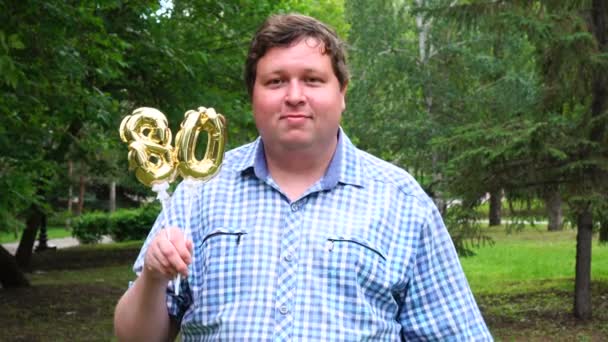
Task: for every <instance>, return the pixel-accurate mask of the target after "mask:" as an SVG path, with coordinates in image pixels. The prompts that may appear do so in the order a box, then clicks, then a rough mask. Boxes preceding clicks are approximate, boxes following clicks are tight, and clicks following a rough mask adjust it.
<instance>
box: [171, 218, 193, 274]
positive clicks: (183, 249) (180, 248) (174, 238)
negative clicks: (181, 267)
mask: <svg viewBox="0 0 608 342" xmlns="http://www.w3.org/2000/svg"><path fill="white" fill-rule="evenodd" d="M170 229H171V243H172V244H173V246H174V247H175V250H176V251H177V253H178V254H179V257H180V258H181V259H182V261H183V262H184V263H185V264H186V265H189V264H190V263H191V262H192V241H190V240H186V237H185V235H184V233H183V232H182V231H181V230H180V229H179V228H176V227H172V228H170Z"/></svg>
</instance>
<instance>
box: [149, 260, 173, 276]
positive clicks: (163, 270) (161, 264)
mask: <svg viewBox="0 0 608 342" xmlns="http://www.w3.org/2000/svg"><path fill="white" fill-rule="evenodd" d="M152 258H153V259H154V261H155V264H156V265H158V267H157V271H158V273H160V274H162V275H163V277H164V278H166V279H167V280H171V279H173V278H174V277H175V274H176V272H175V270H173V269H172V267H171V265H170V264H169V262H168V261H167V260H166V259H165V258H164V256H163V255H162V254H159V255H152Z"/></svg>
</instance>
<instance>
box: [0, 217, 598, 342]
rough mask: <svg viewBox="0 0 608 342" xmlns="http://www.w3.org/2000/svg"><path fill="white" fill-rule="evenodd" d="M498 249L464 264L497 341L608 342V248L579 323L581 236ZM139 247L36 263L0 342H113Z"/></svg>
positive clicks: (509, 238)
mask: <svg viewBox="0 0 608 342" xmlns="http://www.w3.org/2000/svg"><path fill="white" fill-rule="evenodd" d="M486 233H487V234H488V235H489V236H491V237H492V238H493V239H494V241H495V244H494V245H493V246H482V247H480V248H476V252H477V255H476V256H474V257H469V258H463V259H462V264H463V267H464V269H465V272H466V274H467V277H468V279H469V282H470V284H471V288H472V290H473V292H474V294H475V297H476V298H477V301H478V303H479V306H480V308H481V310H482V312H483V314H484V317H485V319H486V322H487V323H488V326H489V328H490V330H491V331H492V334H493V335H494V336H495V338H496V340H498V341H530V340H532V341H547V340H550V341H606V340H608V262H607V260H608V246H605V247H600V246H599V245H597V243H594V246H593V247H594V249H593V267H592V268H593V271H592V272H593V308H594V318H593V320H592V321H591V322H588V323H586V324H580V323H577V322H576V320H574V319H573V318H572V315H571V314H570V312H571V311H572V301H573V299H572V298H573V288H574V273H573V270H574V253H575V245H574V243H575V233H574V232H573V231H571V230H566V231H563V232H558V233H549V232H545V231H544V229H541V228H538V229H535V228H527V229H526V230H524V231H523V232H520V233H514V234H506V233H505V231H504V229H503V228H498V229H497V228H493V229H489V230H487V231H486ZM139 245H140V243H139V242H131V243H121V244H110V245H99V246H83V247H77V248H67V249H62V250H59V251H56V252H44V253H39V254H35V255H34V258H35V259H34V261H33V264H32V265H33V267H34V269H36V271H34V272H33V273H32V274H30V275H29V279H30V280H31V282H32V285H33V286H32V287H30V288H26V289H19V290H0V307H2V308H3V309H2V310H0V322H2V329H0V341H74V340H90V341H109V340H112V339H113V337H112V313H113V309H114V305H115V303H116V301H117V300H118V298H119V297H120V295H121V294H122V293H123V291H124V290H125V287H126V286H127V283H128V281H129V280H131V279H132V274H131V271H130V265H131V263H132V262H133V260H134V258H135V256H136V254H137V251H138V248H139Z"/></svg>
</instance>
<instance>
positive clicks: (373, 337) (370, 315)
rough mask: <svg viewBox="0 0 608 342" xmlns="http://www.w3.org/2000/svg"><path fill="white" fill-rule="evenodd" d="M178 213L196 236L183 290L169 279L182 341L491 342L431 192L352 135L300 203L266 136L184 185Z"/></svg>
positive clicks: (342, 138)
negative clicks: (275, 167) (276, 176)
mask: <svg viewBox="0 0 608 342" xmlns="http://www.w3.org/2000/svg"><path fill="white" fill-rule="evenodd" d="M168 211H169V214H168V216H169V222H170V224H171V225H177V226H179V227H182V228H183V227H185V226H186V225H187V226H188V227H191V231H192V239H193V241H194V246H195V247H194V255H193V257H194V261H193V263H192V265H191V266H190V272H189V276H188V278H187V280H184V281H182V283H181V293H180V295H179V296H175V295H174V294H173V289H172V287H171V286H172V285H169V288H168V289H167V306H168V309H169V313H170V315H171V316H173V317H174V318H175V319H177V320H179V321H181V329H182V330H181V331H182V337H183V338H184V340H186V341H209V340H226V341H257V340H265V341H270V340H276V341H291V340H293V341H363V340H365V341H398V340H400V339H405V340H442V341H448V340H458V341H465V340H466V341H473V340H492V337H491V335H490V333H489V332H488V330H487V327H486V325H485V323H484V321H483V318H482V316H481V315H480V312H479V309H478V308H477V304H476V303H475V299H474V298H473V295H472V294H471V291H470V289H469V286H468V283H467V281H466V278H465V276H464V274H463V271H462V268H461V266H460V263H459V261H458V257H457V255H456V252H455V249H454V246H453V244H452V241H451V239H450V236H449V235H448V232H447V230H446V229H445V226H444V224H443V222H442V219H441V216H440V214H439V213H438V211H437V209H436V207H435V205H434V204H433V202H432V201H431V199H430V198H429V197H428V196H427V195H426V194H425V193H424V191H423V190H422V189H421V188H420V186H419V185H418V184H417V183H416V181H415V180H414V179H413V178H412V177H411V176H410V175H409V174H408V173H406V172H405V171H403V170H402V169H399V168H397V167H395V166H393V165H392V164H389V163H387V162H384V161H382V160H380V159H378V158H376V157H374V156H372V155H370V154H367V153H365V152H363V151H361V150H358V149H357V148H356V147H355V146H353V145H352V143H351V142H350V141H349V139H348V138H347V137H346V135H345V134H344V133H343V132H342V131H340V133H339V142H338V147H337V149H336V152H335V154H334V156H333V159H332V161H331V163H330V165H329V167H328V169H327V171H326V173H325V176H324V177H323V178H322V179H321V180H319V181H318V182H317V183H316V184H314V185H313V186H312V187H310V189H308V190H307V191H306V192H305V193H304V194H303V195H302V196H301V197H300V198H299V199H297V200H295V201H289V200H288V198H287V197H286V196H285V194H284V193H283V192H282V191H281V189H280V188H279V186H278V185H277V184H276V183H275V182H274V180H273V179H272V177H271V175H270V174H269V172H268V169H267V167H266V162H265V158H264V147H263V144H262V141H261V139H259V138H258V139H257V140H256V141H254V142H253V143H251V144H248V145H245V146H242V147H240V148H237V149H235V150H232V151H230V152H228V153H227V154H226V157H225V161H224V164H223V166H222V170H221V172H220V173H219V175H218V176H217V177H215V178H213V179H212V180H211V181H209V182H208V183H206V184H204V185H203V186H201V187H199V188H197V189H196V190H195V191H194V192H193V191H192V190H187V189H186V187H185V186H183V184H182V185H180V186H179V187H178V189H177V190H176V191H175V193H174V195H173V199H172V205H171V208H170V210H168ZM189 212H190V213H191V215H190V220H187V216H188V215H187V213H189ZM163 215H164V214H161V215H160V216H159V219H158V220H157V223H156V224H155V227H154V228H153V230H152V233H151V234H150V237H148V240H147V241H146V243H145V244H144V247H143V248H142V251H141V254H140V256H139V257H138V259H137V261H136V263H135V266H134V270H135V271H136V272H140V271H141V269H142V265H143V255H144V253H145V250H146V247H147V244H148V243H149V241H150V239H151V237H152V236H153V235H154V234H156V232H157V231H158V229H159V227H160V225H161V223H160V222H162V221H163V219H162V216H163Z"/></svg>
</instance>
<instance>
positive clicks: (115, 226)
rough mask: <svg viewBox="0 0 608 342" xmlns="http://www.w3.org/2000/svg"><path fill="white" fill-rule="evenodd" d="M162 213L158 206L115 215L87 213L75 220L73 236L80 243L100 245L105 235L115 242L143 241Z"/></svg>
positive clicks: (114, 213) (122, 210) (124, 211)
mask: <svg viewBox="0 0 608 342" xmlns="http://www.w3.org/2000/svg"><path fill="white" fill-rule="evenodd" d="M159 211H160V208H159V206H157V205H147V206H143V207H141V208H137V209H119V210H117V211H115V212H113V213H111V214H110V213H104V212H92V213H86V214H83V215H81V216H79V217H77V218H76V219H75V220H74V227H73V230H72V236H74V237H76V238H77V239H78V241H80V243H85V244H90V243H98V242H99V241H101V238H102V237H103V236H104V235H110V236H111V237H112V239H113V240H114V241H128V240H143V239H145V238H146V236H148V232H149V231H150V228H152V225H153V224H154V221H155V220H156V216H158V213H159Z"/></svg>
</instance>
